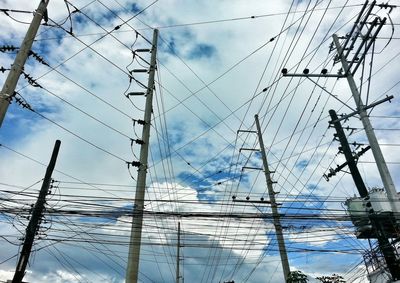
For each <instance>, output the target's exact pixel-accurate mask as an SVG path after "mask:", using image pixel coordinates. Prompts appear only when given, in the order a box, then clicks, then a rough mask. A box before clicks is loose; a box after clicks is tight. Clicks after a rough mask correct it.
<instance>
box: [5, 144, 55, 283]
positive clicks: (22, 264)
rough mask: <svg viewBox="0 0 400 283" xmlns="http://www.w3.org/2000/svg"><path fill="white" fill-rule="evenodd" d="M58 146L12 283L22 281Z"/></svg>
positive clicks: (29, 226) (48, 186)
mask: <svg viewBox="0 0 400 283" xmlns="http://www.w3.org/2000/svg"><path fill="white" fill-rule="evenodd" d="M60 144H61V142H60V141H59V140H57V141H56V143H55V145H54V149H53V154H52V155H51V159H50V163H49V165H48V166H47V169H46V174H45V176H44V180H43V183H42V187H41V189H40V192H39V197H38V199H37V201H36V204H35V206H34V209H33V212H32V217H31V220H30V221H29V224H28V227H27V228H26V235H25V240H24V244H23V246H22V250H21V255H20V257H19V259H18V264H17V268H16V270H15V273H14V278H13V280H12V283H21V282H22V279H23V278H24V275H25V269H26V266H27V264H28V261H29V256H30V254H31V250H32V246H33V241H34V239H35V235H36V232H37V231H38V229H39V222H40V220H41V218H42V216H43V209H44V205H45V203H46V195H47V193H48V191H49V188H50V182H51V174H52V173H53V170H54V167H55V165H56V160H57V156H58V151H59V149H60Z"/></svg>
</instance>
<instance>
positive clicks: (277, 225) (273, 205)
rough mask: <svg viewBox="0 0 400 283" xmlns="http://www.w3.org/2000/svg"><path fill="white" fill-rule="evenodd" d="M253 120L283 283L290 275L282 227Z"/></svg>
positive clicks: (258, 129) (262, 144) (257, 121)
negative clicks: (279, 257)
mask: <svg viewBox="0 0 400 283" xmlns="http://www.w3.org/2000/svg"><path fill="white" fill-rule="evenodd" d="M254 117H255V120H256V127H257V135H258V142H259V144H260V149H261V157H262V161H263V165H264V173H265V178H266V181H267V188H268V194H269V199H270V202H271V209H272V217H273V220H274V226H275V231H276V239H277V241H278V247H279V253H280V256H281V261H282V268H283V275H284V278H285V282H287V279H288V276H289V273H290V267H289V261H288V257H287V252H286V247H285V240H284V239H283V233H282V225H281V221H280V217H279V213H278V205H277V203H276V200H275V192H274V189H273V187H272V184H273V183H274V182H273V181H272V178H271V171H270V170H269V166H268V161H267V155H266V154H265V146H264V140H263V137H262V133H261V127H260V122H259V120H258V115H255V116H254Z"/></svg>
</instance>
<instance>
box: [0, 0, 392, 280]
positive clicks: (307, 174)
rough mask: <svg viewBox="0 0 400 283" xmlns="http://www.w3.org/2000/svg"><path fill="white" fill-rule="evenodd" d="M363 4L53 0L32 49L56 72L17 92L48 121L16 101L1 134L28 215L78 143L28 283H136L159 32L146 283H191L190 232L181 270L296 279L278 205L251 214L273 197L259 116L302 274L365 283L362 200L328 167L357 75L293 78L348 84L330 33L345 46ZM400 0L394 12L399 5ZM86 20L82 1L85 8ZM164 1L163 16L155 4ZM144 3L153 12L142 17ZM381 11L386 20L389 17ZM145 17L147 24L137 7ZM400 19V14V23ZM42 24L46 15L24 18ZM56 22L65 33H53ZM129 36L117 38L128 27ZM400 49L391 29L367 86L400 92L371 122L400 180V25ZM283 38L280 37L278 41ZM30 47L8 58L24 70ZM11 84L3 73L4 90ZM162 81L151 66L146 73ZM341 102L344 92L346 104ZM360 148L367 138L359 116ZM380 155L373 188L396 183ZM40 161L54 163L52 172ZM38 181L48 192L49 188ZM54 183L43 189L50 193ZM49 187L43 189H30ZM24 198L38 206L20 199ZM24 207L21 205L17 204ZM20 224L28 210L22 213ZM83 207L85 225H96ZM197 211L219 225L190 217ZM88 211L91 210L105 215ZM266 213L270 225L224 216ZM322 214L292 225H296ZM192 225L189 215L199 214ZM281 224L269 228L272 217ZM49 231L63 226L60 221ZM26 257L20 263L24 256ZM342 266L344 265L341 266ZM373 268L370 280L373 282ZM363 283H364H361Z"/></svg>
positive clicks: (373, 95) (6, 171)
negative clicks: (353, 219) (142, 165)
mask: <svg viewBox="0 0 400 283" xmlns="http://www.w3.org/2000/svg"><path fill="white" fill-rule="evenodd" d="M35 2H36V1H27V0H26V1H25V0H24V1H11V0H0V8H7V9H16V10H27V11H34V9H35V8H36V5H37V3H35ZM363 2H364V1H362V0H360V1H351V4H349V3H346V1H344V0H335V1H327V0H324V1H289V0H285V1H244V0H237V1H228V0H222V1H179V0H159V1H156V2H155V3H153V1H147V0H140V1H136V2H135V3H134V4H132V3H131V2H129V1H127V0H118V1H115V0H101V1H89V0H79V1H74V2H73V5H74V6H76V7H77V8H78V10H79V11H76V12H74V13H72V15H71V21H72V32H73V35H74V36H71V35H70V34H68V31H70V28H71V22H70V20H69V18H68V10H67V7H66V6H65V4H64V3H63V2H62V1H50V4H49V8H48V11H49V17H50V19H51V21H50V22H49V24H51V25H54V22H56V23H59V24H60V25H61V28H60V27H56V26H51V25H50V26H44V25H42V26H41V27H40V30H39V33H38V36H37V38H36V40H35V42H34V45H33V50H34V51H35V52H36V53H37V54H38V55H40V56H41V57H43V58H44V59H45V61H46V62H48V63H49V65H50V66H45V65H43V64H40V63H39V62H37V61H36V60H35V59H33V58H29V59H28V62H27V65H26V67H25V72H26V73H28V74H29V75H30V76H31V77H32V78H34V79H35V80H37V82H38V83H39V84H40V85H41V86H43V88H38V87H36V88H35V87H33V86H31V85H30V84H29V83H28V82H27V80H25V79H24V78H22V77H21V79H20V81H19V83H18V86H17V91H18V92H19V93H20V95H22V97H23V98H24V99H25V100H26V101H27V102H28V103H29V104H30V105H31V106H32V108H33V109H34V110H35V111H37V112H38V113H40V115H38V114H35V113H33V112H30V111H28V110H26V109H22V108H21V107H20V106H18V105H17V104H15V103H13V104H12V105H11V106H10V107H9V111H8V113H7V116H6V119H5V121H4V124H3V126H2V127H1V129H0V144H2V145H4V146H0V155H1V158H2V161H3V162H2V164H6V165H7V166H5V165H3V166H0V180H1V181H0V182H1V184H0V188H1V189H0V190H1V195H2V196H3V197H4V198H6V199H2V200H1V201H0V207H1V208H0V209H2V213H3V211H7V210H8V209H10V207H17V208H20V207H22V206H26V207H28V206H29V205H30V204H31V203H33V202H34V200H35V196H36V194H37V191H38V189H39V188H40V180H41V178H43V176H44V172H45V167H44V166H43V164H47V162H48V159H49V157H50V154H51V150H52V147H53V144H54V141H55V140H56V139H60V140H61V141H62V145H61V150H60V155H59V158H58V161H57V166H56V171H55V172H54V174H53V178H54V179H55V180H57V182H56V184H57V189H55V190H53V193H52V195H51V196H49V200H48V204H49V206H50V207H51V209H54V210H53V213H54V214H53V215H49V216H48V220H49V224H51V225H50V226H49V227H50V228H49V229H47V230H46V231H45V230H43V231H41V234H40V238H41V239H40V240H38V241H37V245H36V246H35V253H34V257H33V259H32V261H31V265H30V269H29V273H28V274H27V276H26V278H27V280H29V281H30V282H44V283H47V282H62V283H66V282H116V283H117V282H118V283H119V282H124V277H125V267H126V258H127V244H128V240H129V233H130V221H131V218H130V217H129V215H127V213H126V211H127V210H129V209H130V208H132V206H133V201H134V197H135V186H136V175H137V169H136V168H135V167H130V168H129V169H130V172H128V169H127V162H132V161H137V158H138V156H139V154H140V146H139V145H138V144H136V143H133V144H132V145H131V140H132V139H133V140H135V139H140V135H141V131H142V127H141V125H140V124H138V123H137V122H136V123H133V122H132V120H135V121H137V120H138V119H143V111H142V110H143V109H144V103H145V98H144V97H140V96H134V97H130V98H131V99H130V100H129V99H128V98H126V96H125V94H126V93H128V92H137V91H143V88H142V87H141V86H140V84H137V83H135V81H129V76H128V75H129V73H130V71H132V70H133V69H143V68H147V63H146V61H147V62H148V61H149V58H150V56H149V55H150V54H149V53H137V55H139V56H141V57H138V56H135V57H133V54H134V53H133V52H134V51H135V50H136V49H144V48H149V43H148V42H147V40H151V38H152V33H153V28H154V27H157V28H158V29H159V32H160V37H159V39H158V42H159V43H158V53H157V58H158V62H157V73H156V78H155V81H156V82H155V94H154V100H153V116H152V117H153V120H152V123H151V140H150V153H149V169H148V176H147V188H146V202H145V204H146V206H145V210H146V211H147V212H148V213H147V214H145V217H144V232H143V237H142V242H143V246H142V250H141V253H142V258H141V263H140V274H139V279H140V281H141V282H157V283H161V282H175V268H176V258H175V257H176V244H177V243H176V241H177V222H178V221H180V222H181V227H182V241H183V243H182V248H181V256H182V258H181V261H180V263H181V275H182V276H183V277H184V278H185V282H204V283H207V282H224V281H228V280H235V282H255V283H257V282H264V281H265V278H267V279H268V280H269V281H268V282H271V283H279V282H283V281H282V280H283V279H282V278H283V274H282V268H281V265H280V261H279V253H278V246H277V243H276V238H275V236H274V227H273V224H272V219H271V217H270V213H271V210H270V207H269V206H265V205H262V206H257V207H256V206H255V205H254V204H252V203H251V202H249V203H235V202H233V201H232V196H236V197H237V198H238V199H241V200H244V199H245V198H246V197H249V198H250V200H258V199H260V198H261V197H264V199H266V200H268V199H269V197H268V192H267V190H266V181H265V176H264V173H263V171H262V170H256V169H250V170H249V169H243V167H256V168H261V167H262V162H261V156H260V154H259V153H257V152H254V151H248V150H243V148H245V149H258V148H259V144H258V140H257V136H256V135H255V134H254V133H251V132H238V130H246V131H247V130H249V131H255V125H254V115H255V114H258V115H259V117H260V123H261V128H262V133H263V139H264V143H265V146H266V151H267V158H268V162H269V166H270V170H271V171H273V174H272V178H273V180H274V181H276V184H274V190H275V192H277V194H276V198H277V201H278V203H281V204H282V205H281V206H280V207H279V209H280V212H281V213H283V215H282V225H283V226H284V227H285V228H284V237H285V241H286V243H287V248H288V251H289V254H288V256H289V262H290V265H291V269H292V270H302V271H303V272H304V273H306V274H308V275H309V278H310V282H315V280H314V281H313V278H315V277H316V276H321V275H331V274H332V273H339V274H342V275H343V276H344V277H345V278H346V279H347V280H348V282H366V281H365V280H366V279H365V268H364V265H363V264H362V251H363V250H365V249H366V248H367V247H368V245H367V243H366V242H365V241H362V240H357V239H356V238H355V236H354V234H353V232H354V230H353V228H352V225H351V223H350V222H349V221H340V220H337V219H327V218H329V217H328V216H331V214H335V213H336V214H339V215H343V214H345V209H344V206H343V203H344V201H345V200H346V198H348V197H352V196H354V195H355V194H357V191H356V189H355V187H354V184H353V181H352V179H351V177H350V175H349V174H347V173H345V172H341V173H338V174H337V175H336V176H335V177H333V178H331V179H330V181H329V182H326V180H325V179H324V178H323V174H325V173H327V172H328V170H329V168H335V167H336V166H337V165H339V164H341V163H343V162H344V157H343V155H340V154H338V146H339V144H338V142H336V141H333V134H334V130H333V129H332V128H329V127H328V121H329V118H328V117H329V114H328V111H329V109H335V110H336V111H337V112H338V113H339V114H341V113H349V112H350V111H351V110H350V109H349V107H347V106H345V105H343V104H342V103H341V102H339V101H338V100H336V99H334V98H333V97H336V98H339V99H340V100H341V101H344V102H346V103H347V104H348V106H350V107H351V108H354V101H353V99H352V97H351V93H350V90H349V88H348V85H347V83H346V81H345V80H344V79H340V80H336V79H335V78H332V79H324V78H319V79H318V78H315V79H314V80H315V81H316V82H317V83H318V84H319V85H320V86H321V87H323V88H324V89H325V91H324V90H322V89H321V87H319V86H317V85H316V84H314V83H313V82H311V81H309V80H306V79H304V78H288V77H282V76H281V69H282V68H284V67H285V68H287V69H289V70H291V72H296V73H301V72H302V71H303V69H305V68H309V69H310V70H311V72H316V73H319V72H320V70H321V69H322V68H323V67H326V68H327V69H328V70H329V72H330V73H336V72H337V71H338V69H339V68H340V66H339V64H335V65H333V60H332V59H333V56H334V53H333V52H329V45H330V44H331V42H332V40H331V35H332V34H333V33H337V34H338V35H345V34H346V33H347V32H348V31H349V30H350V29H351V27H352V22H353V21H354V18H355V16H356V15H357V13H358V11H359V10H360V8H361V6H362V4H363ZM393 2H394V1H393ZM68 7H69V9H70V11H71V12H72V11H74V10H75V8H74V7H73V6H72V5H69V6H68ZM146 7H147V8H146ZM143 9H145V10H144V11H143V12H141V11H142V10H143ZM378 10H379V9H377V10H376V11H375V12H376V14H377V15H379V16H386V15H387V13H388V11H387V10H379V11H378ZM139 12H141V13H140V14H139V15H137V16H135V15H136V14H137V13H139ZM399 13H400V12H399V10H398V9H395V10H394V11H393V12H391V14H390V17H391V18H392V20H393V23H395V24H396V23H397V22H398V21H397V20H398V18H399ZM10 15H12V16H13V17H14V18H15V19H17V20H20V21H25V22H29V21H30V20H31V18H32V15H31V14H24V13H12V14H10ZM0 17H1V21H0V29H1V30H2V34H1V35H0V44H1V45H7V44H13V45H16V46H18V45H19V44H20V43H21V41H22V39H23V36H24V33H25V31H26V29H27V25H26V24H22V23H18V22H16V21H15V20H13V19H11V18H9V17H7V15H5V14H1V15H0ZM53 21H54V22H53ZM116 27H119V28H118V29H115V28H116ZM394 27H395V33H394V36H393V38H392V39H391V40H389V38H390V37H391V27H390V26H385V27H384V28H383V29H382V31H381V34H380V38H379V39H378V40H377V44H376V50H378V51H381V50H382V48H383V47H384V46H385V45H386V43H387V42H389V44H388V45H387V47H385V48H384V50H383V51H382V52H379V53H378V54H376V56H374V58H373V68H372V70H371V74H372V78H371V83H370V84H368V76H369V74H370V69H369V67H368V66H369V64H370V62H371V56H367V57H366V61H365V62H366V63H365V66H364V72H363V74H362V70H361V68H360V70H359V71H358V73H357V74H356V75H355V79H356V82H357V84H358V85H360V81H362V82H363V86H362V89H361V92H362V96H363V99H366V98H367V96H368V101H369V102H374V101H377V100H379V99H382V98H384V97H385V96H386V95H394V96H395V98H394V99H393V101H392V103H388V102H387V103H383V104H381V105H379V106H377V107H375V108H374V109H373V111H372V112H371V121H372V123H373V126H374V128H375V129H376V135H377V137H378V140H379V142H380V143H381V144H382V151H383V153H384V155H385V157H386V159H387V161H388V165H389V170H390V172H391V173H392V175H393V179H394V183H395V185H397V186H398V185H399V183H400V179H399V176H398V174H395V172H396V171H397V170H398V166H399V162H400V160H399V156H400V154H398V153H399V152H398V148H399V147H398V137H399V135H398V131H399V128H400V127H399V124H400V120H399V118H398V113H397V112H398V111H397V110H396V109H398V101H397V97H396V94H397V92H398V75H397V74H398V70H397V68H398V66H399V64H398V61H399V60H400V56H398V48H396V46H397V45H398V42H397V41H398V31H397V29H396V26H394ZM271 38H273V39H274V40H271ZM13 56H14V54H7V53H0V62H1V63H0V66H4V67H5V68H9V66H10V65H11V64H12V60H13ZM6 75H7V72H6V73H4V74H3V73H0V82H1V83H4V81H5V79H6ZM133 75H134V77H135V79H136V80H138V81H140V82H141V83H143V84H147V76H148V75H147V74H146V73H133ZM328 92H330V93H331V94H332V95H329V94H328ZM344 126H345V127H347V126H349V127H351V128H355V129H356V130H355V131H353V133H352V134H351V135H350V131H347V132H346V133H347V134H348V135H349V137H348V138H349V141H350V142H354V141H358V142H360V141H362V142H363V143H366V141H367V139H366V136H365V133H364V132H363V131H362V130H361V127H362V125H361V123H360V121H359V120H358V119H357V118H352V119H350V120H349V121H345V122H344ZM371 162H373V156H372V155H371V153H370V152H368V153H366V154H365V155H363V156H362V158H361V159H360V162H359V169H360V172H361V175H362V177H363V178H364V181H365V183H366V185H367V186H368V187H375V186H378V187H379V186H382V182H381V180H380V177H379V174H378V172H377V170H376V167H375V166H374V164H372V163H371ZM40 163H41V164H40ZM38 181H39V183H37V182H38ZM36 183H37V184H36ZM32 184H35V185H34V186H32V187H30V186H31V185H32ZM23 188H25V189H26V190H25V191H24V192H26V193H27V195H25V196H24V197H23V196H22V195H20V194H18V193H19V192H20V191H21V190H23ZM11 196H12V199H13V200H15V202H10V201H7V198H10V197H11ZM13 213H14V212H13ZM13 213H10V214H11V218H5V217H4V216H2V215H0V217H1V218H0V221H1V225H0V235H1V236H2V237H1V238H0V247H1V248H2V251H4V252H3V253H2V256H1V257H0V262H3V261H4V262H3V263H2V264H1V265H0V280H7V279H10V278H11V275H12V273H13V270H14V268H15V264H16V258H17V257H13V256H15V255H17V254H18V245H19V243H20V241H19V240H18V238H21V236H22V234H23V230H24V225H26V224H27V220H26V219H25V218H23V215H19V214H15V213H14V214H13ZM79 213H82V214H83V215H80V214H79ZM190 213H197V214H200V215H203V214H204V215H205V216H204V215H203V216H196V217H194V216H190ZM88 214H89V216H84V215H88ZM229 214H232V215H236V216H243V215H247V214H251V215H254V216H256V217H254V218H246V217H224V216H223V215H225V216H226V215H229ZM310 214H313V215H314V219H313V218H310V217H308V218H307V217H306V219H292V218H291V216H293V215H297V216H299V215H310ZM188 215H189V216H188ZM261 215H264V216H265V219H262V217H260V216H261ZM46 227H47V226H46ZM9 257H12V258H11V259H9V260H7V259H8V258H9ZM338 262H340V264H337V263H338ZM359 275H360V276H359ZM352 280H353V281H352Z"/></svg>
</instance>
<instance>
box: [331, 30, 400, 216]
mask: <svg viewBox="0 0 400 283" xmlns="http://www.w3.org/2000/svg"><path fill="white" fill-rule="evenodd" d="M332 37H333V42H334V44H335V46H336V50H337V53H338V55H339V60H340V61H341V63H342V67H343V71H344V74H345V75H346V78H347V82H348V84H349V87H350V90H351V93H352V95H353V98H354V101H355V103H356V107H357V111H358V113H359V115H360V119H361V122H362V124H363V126H364V129H365V134H366V135H367V138H368V142H369V144H370V146H371V150H372V154H373V155H374V158H375V162H376V166H377V167H378V171H379V174H380V176H381V179H382V182H383V186H384V188H385V190H386V193H387V196H388V198H389V200H390V203H391V206H392V209H393V211H394V212H399V210H398V209H397V205H396V202H397V201H398V197H397V191H396V188H395V186H394V183H393V180H392V176H391V175H390V172H389V169H388V167H387V165H386V161H385V158H384V157H383V154H382V151H381V148H380V146H379V143H378V140H377V138H376V136H375V132H374V130H373V128H372V125H371V122H370V120H369V117H368V113H367V111H366V107H365V105H364V104H363V101H362V99H361V95H360V93H359V92H358V89H357V85H356V83H355V81H354V78H353V74H352V72H351V71H350V70H349V65H348V63H347V59H346V57H344V56H343V53H344V52H343V51H344V50H343V49H342V47H341V46H340V43H339V39H338V36H337V35H336V34H334V35H333V36H332Z"/></svg>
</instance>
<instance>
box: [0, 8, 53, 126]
mask: <svg viewBox="0 0 400 283" xmlns="http://www.w3.org/2000/svg"><path fill="white" fill-rule="evenodd" d="M48 4H49V0H40V4H39V7H38V8H37V10H36V12H35V16H34V17H33V20H32V22H31V24H30V26H29V28H28V31H27V32H26V35H25V38H24V40H23V41H22V44H21V47H20V48H19V51H18V54H17V56H16V57H15V60H14V64H13V65H12V67H11V70H10V72H9V73H8V76H7V79H6V81H5V82H4V85H3V88H2V90H1V92H0V127H1V125H2V124H3V120H4V117H5V116H6V112H7V109H8V106H9V105H10V103H11V99H12V97H13V96H14V92H15V88H16V86H17V83H18V79H19V77H20V75H21V73H22V70H23V69H24V65H25V62H26V59H27V58H28V56H29V52H30V51H31V48H32V44H33V40H34V39H35V36H36V33H37V31H38V29H39V26H40V22H41V21H42V18H43V16H44V15H45V13H46V9H47V5H48Z"/></svg>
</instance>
